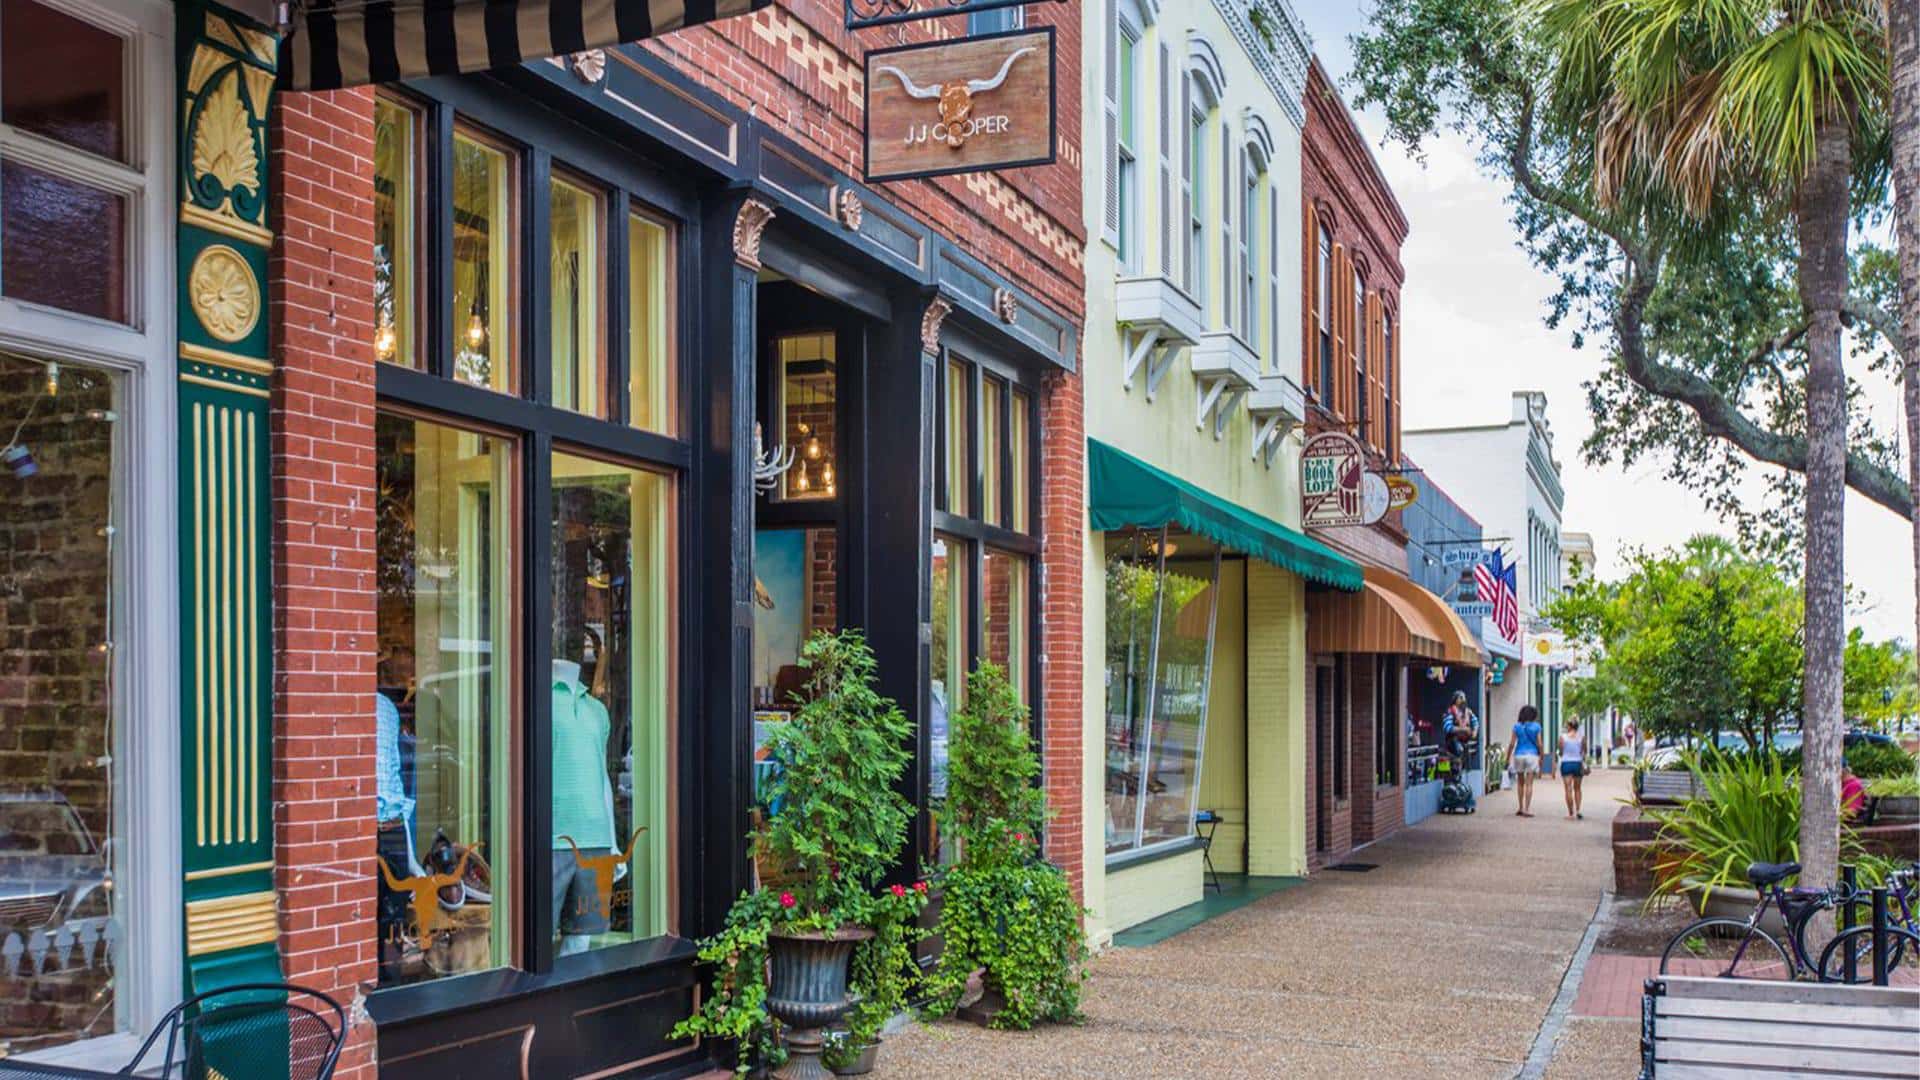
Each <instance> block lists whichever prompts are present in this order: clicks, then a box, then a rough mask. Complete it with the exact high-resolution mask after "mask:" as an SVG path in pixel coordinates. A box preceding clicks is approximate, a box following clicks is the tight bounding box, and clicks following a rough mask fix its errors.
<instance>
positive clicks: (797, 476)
mask: <svg viewBox="0 0 1920 1080" xmlns="http://www.w3.org/2000/svg"><path fill="white" fill-rule="evenodd" d="M793 490H795V491H805V490H807V470H806V468H805V467H804V466H803V467H801V468H799V469H796V470H794V477H793Z"/></svg>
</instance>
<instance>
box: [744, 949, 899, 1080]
mask: <svg viewBox="0 0 1920 1080" xmlns="http://www.w3.org/2000/svg"><path fill="white" fill-rule="evenodd" d="M872 936H873V931H871V930H866V929H862V928H858V927H847V928H842V929H839V930H833V931H822V932H818V933H807V934H775V935H773V936H772V937H771V938H770V939H769V942H768V944H769V947H770V951H771V952H772V954H773V963H772V968H773V972H772V978H771V979H770V981H769V982H768V984H767V1011H768V1012H770V1013H772V1014H773V1016H774V1018H775V1019H777V1020H779V1021H780V1022H781V1023H782V1024H784V1025H786V1027H787V1038H786V1044H787V1063H786V1065H784V1066H782V1067H781V1068H780V1070H779V1071H778V1072H776V1073H774V1076H775V1077H776V1078H777V1080H828V1078H829V1077H831V1076H832V1075H833V1073H831V1072H829V1071H828V1069H827V1067H826V1066H825V1065H824V1064H822V1063H821V1061H820V1050H821V1046H822V1043H823V1042H824V1041H825V1038H826V1030H825V1029H826V1028H828V1027H829V1026H831V1025H832V1024H834V1023H835V1022H837V1021H838V1020H839V1019H840V1018H841V1017H843V1016H845V1015H846V1014H847V1010H849V1009H851V1008H852V1007H853V1002H852V1000H851V999H849V998H848V997H847V963H848V961H849V960H851V959H852V958H853V947H854V946H855V945H857V944H859V943H860V942H862V941H865V940H866V939H868V938H870V937H872Z"/></svg>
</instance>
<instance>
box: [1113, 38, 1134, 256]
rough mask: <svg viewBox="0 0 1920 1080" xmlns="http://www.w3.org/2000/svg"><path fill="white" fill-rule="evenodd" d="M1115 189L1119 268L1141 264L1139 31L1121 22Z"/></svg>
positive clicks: (1116, 84)
mask: <svg viewBox="0 0 1920 1080" xmlns="http://www.w3.org/2000/svg"><path fill="white" fill-rule="evenodd" d="M1113 35H1114V57H1113V76H1112V79H1113V84H1114V114H1113V125H1114V145H1113V155H1114V158H1113V168H1114V178H1113V184H1114V190H1113V192H1112V193H1111V198H1112V199H1113V200H1114V206H1113V209H1112V211H1111V213H1112V218H1113V228H1114V233H1115V242H1116V243H1117V245H1118V247H1119V250H1120V265H1121V266H1122V267H1123V268H1125V269H1127V270H1133V269H1136V268H1137V267H1138V266H1139V264H1140V237H1139V229H1140V163H1139V155H1138V152H1137V151H1138V147H1139V92H1138V89H1137V82H1138V78H1139V68H1138V56H1139V51H1140V32H1139V31H1138V30H1135V29H1134V28H1133V26H1132V25H1130V24H1129V23H1127V22H1126V21H1125V20H1124V19H1123V20H1121V21H1120V22H1119V23H1118V24H1117V25H1116V26H1115V27H1114V29H1113Z"/></svg>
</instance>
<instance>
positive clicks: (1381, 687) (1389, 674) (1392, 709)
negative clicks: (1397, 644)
mask: <svg viewBox="0 0 1920 1080" xmlns="http://www.w3.org/2000/svg"><path fill="white" fill-rule="evenodd" d="M1403 670H1404V669H1403V666H1402V663H1401V660H1400V658H1399V657H1398V656H1387V655H1382V656H1377V657H1375V658H1374V674H1373V782H1374V786H1375V787H1379V788H1390V787H1395V786H1397V785H1398V784H1399V783H1400V779H1401V772H1400V736H1401V734H1402V733H1403V732H1404V731H1405V730H1406V724H1405V722H1404V720H1403V719H1402V714H1403V713H1404V712H1405V705H1404V704H1403V703H1402V698H1401V673H1402V671H1403Z"/></svg>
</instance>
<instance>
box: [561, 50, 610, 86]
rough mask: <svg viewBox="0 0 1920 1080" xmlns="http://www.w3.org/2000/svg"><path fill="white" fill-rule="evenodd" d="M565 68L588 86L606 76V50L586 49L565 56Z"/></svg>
mask: <svg viewBox="0 0 1920 1080" xmlns="http://www.w3.org/2000/svg"><path fill="white" fill-rule="evenodd" d="M567 70H568V71H571V72H573V77H574V78H576V79H579V80H580V81H581V82H583V83H586V84H587V85H589V86H593V85H596V84H598V83H599V82H600V80H602V79H604V78H606V77H607V50H605V49H588V50H587V51H586V52H577V53H574V54H573V55H571V56H569V57H567Z"/></svg>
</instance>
